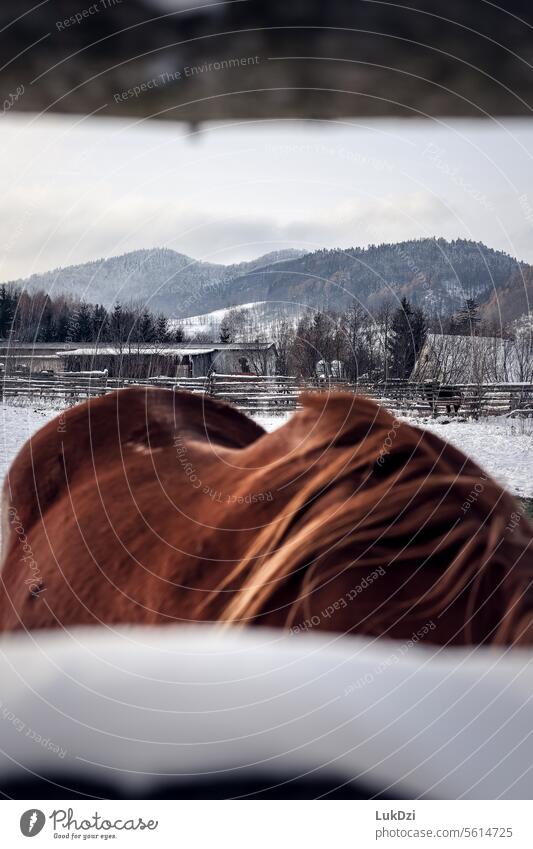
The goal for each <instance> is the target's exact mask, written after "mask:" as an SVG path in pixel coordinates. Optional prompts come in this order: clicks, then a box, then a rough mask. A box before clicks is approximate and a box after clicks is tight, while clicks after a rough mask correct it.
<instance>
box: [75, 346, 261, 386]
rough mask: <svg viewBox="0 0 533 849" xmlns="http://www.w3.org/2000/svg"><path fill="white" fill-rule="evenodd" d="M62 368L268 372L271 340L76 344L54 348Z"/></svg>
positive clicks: (141, 374) (149, 373) (133, 373)
mask: <svg viewBox="0 0 533 849" xmlns="http://www.w3.org/2000/svg"><path fill="white" fill-rule="evenodd" d="M58 358H59V360H60V361H61V363H62V370H63V371H92V370H104V369H107V371H108V374H109V376H110V377H123V378H133V379H135V378H147V377H156V376H160V375H165V376H169V377H205V376H206V375H208V374H210V373H212V372H218V373H219V374H259V375H271V374H275V370H276V348H275V345H274V344H273V343H272V342H229V343H206V344H199V345H198V344H192V345H189V346H187V345H183V344H174V345H171V344H166V343H163V344H135V345H129V346H128V345H124V344H123V345H94V344H92V345H91V344H86V343H84V344H83V345H80V346H79V347H77V348H74V349H73V350H65V351H59V352H58Z"/></svg>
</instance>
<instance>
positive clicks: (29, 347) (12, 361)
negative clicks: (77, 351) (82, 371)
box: [0, 340, 76, 374]
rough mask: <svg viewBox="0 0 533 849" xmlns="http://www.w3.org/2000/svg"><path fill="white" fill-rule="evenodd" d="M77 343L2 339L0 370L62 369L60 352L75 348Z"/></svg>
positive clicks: (33, 370) (0, 341) (7, 371)
mask: <svg viewBox="0 0 533 849" xmlns="http://www.w3.org/2000/svg"><path fill="white" fill-rule="evenodd" d="M75 347H76V345H75V344H69V343H68V342H65V343H58V342H12V341H10V340H0V370H1V371H2V372H3V373H4V374H14V373H15V372H21V371H23V372H26V371H27V372H40V371H61V370H62V368H63V361H62V360H61V359H60V357H59V352H60V351H64V350H66V349H69V348H70V349H73V348H75Z"/></svg>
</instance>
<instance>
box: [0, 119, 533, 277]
mask: <svg viewBox="0 0 533 849" xmlns="http://www.w3.org/2000/svg"><path fill="white" fill-rule="evenodd" d="M0 151H1V155H2V160H1V161H2V163H3V179H2V192H1V195H0V224H1V235H0V280H10V279H14V278H17V277H26V276H28V275H30V274H32V273H34V272H37V271H47V270H49V269H52V268H56V267H58V266H63V267H64V266H67V265H71V264H74V263H79V262H85V261H87V260H90V259H97V258H100V257H104V256H112V255H116V254H121V253H125V252H126V251H130V250H134V249H137V248H151V247H155V246H167V247H170V248H173V249H175V250H177V251H180V252H182V253H185V254H188V255H189V256H193V257H196V258H199V259H204V260H210V261H212V262H224V263H229V262H234V261H238V260H242V259H250V258H253V257H255V256H258V255H260V254H262V253H265V252H267V251H271V250H275V249H279V248H283V247H289V246H291V247H292V246H294V247H299V248H305V249H308V250H314V249H316V248H320V247H335V246H339V247H343V248H348V247H351V246H354V245H366V244H368V243H371V242H374V243H375V242H381V241H398V240H402V239H407V238H414V237H422V236H444V237H445V238H448V239H451V238H457V237H464V238H469V239H475V240H480V241H483V242H485V243H486V244H487V245H489V246H491V247H494V248H500V249H502V250H504V251H507V252H508V253H511V254H513V255H514V256H517V257H519V258H520V259H525V260H528V261H531V262H533V238H532V237H533V162H532V153H531V152H532V151H533V122H525V121H523V122H519V121H509V122H506V123H504V124H503V125H498V124H496V123H492V122H486V123H485V122H483V123H481V122H477V123H476V122H473V121H456V122H449V121H448V122H443V123H439V122H437V121H429V120H428V121H426V122H418V121H403V122H402V121H389V120H387V121H384V120H382V121H372V122H368V121H360V122H357V121H353V120H351V121H349V122H337V123H332V122H328V123H326V122H310V121H308V122H299V123H295V122H291V123H289V122H280V121H276V122H253V123H252V122H250V123H247V124H240V125H235V124H233V125H229V124H226V125H210V126H206V127H203V128H200V130H199V131H198V132H196V133H194V134H192V135H191V134H190V131H189V130H188V129H187V128H184V127H183V126H182V125H180V124H172V123H161V122H151V123H150V122H146V121H144V122H139V123H132V122H131V121H116V120H109V119H96V118H93V119H88V118H82V117H79V118H72V117H65V118H63V117H57V118H48V117H44V118H43V117H39V118H36V117H34V116H13V115H9V114H8V115H4V116H2V119H1V124H0Z"/></svg>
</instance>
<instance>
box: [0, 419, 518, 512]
mask: <svg viewBox="0 0 533 849" xmlns="http://www.w3.org/2000/svg"><path fill="white" fill-rule="evenodd" d="M56 415H57V411H55V410H49V409H48V410H47V409H37V408H36V407H34V406H20V407H17V406H11V405H8V404H0V475H1V476H2V478H3V477H4V475H5V474H6V472H7V470H8V468H9V465H10V463H11V461H12V460H13V459H14V457H15V455H16V453H17V451H18V450H19V448H21V447H22V445H23V444H24V442H25V441H26V440H27V439H28V437H29V436H31V434H32V433H34V432H35V431H36V430H38V429H39V428H40V427H43V425H45V424H46V422H47V421H49V420H50V419H52V418H54V416H56ZM254 418H255V420H256V421H257V422H258V423H259V424H260V425H262V427H264V428H265V430H268V431H271V430H274V429H275V428H277V427H279V426H280V425H281V424H283V422H284V421H286V419H287V416H273V415H271V416H254ZM409 421H410V423H411V424H416V425H417V426H418V427H426V428H428V430H431V431H433V432H434V433H436V434H438V436H440V437H441V438H442V439H446V440H448V441H449V442H451V443H453V444H454V445H456V446H457V447H458V448H460V449H461V450H462V451H464V452H465V453H466V454H469V455H470V456H471V457H472V458H473V459H474V460H475V461H476V462H477V463H479V465H480V466H482V468H483V469H485V470H486V471H487V472H489V474H491V475H492V476H493V477H495V478H496V479H497V480H499V481H500V483H501V484H502V485H503V486H505V487H507V489H509V490H510V491H511V492H513V493H514V494H515V495H519V496H522V497H532V496H533V421H532V420H527V419H526V420H524V419H522V420H509V419H502V418H490V419H483V420H481V421H478V422H475V421H450V422H448V423H446V421H445V420H436V421H433V420H429V421H428V420H424V421H423V422H421V421H420V420H415V419H410V420H409Z"/></svg>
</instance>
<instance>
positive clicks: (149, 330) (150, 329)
mask: <svg viewBox="0 0 533 849" xmlns="http://www.w3.org/2000/svg"><path fill="white" fill-rule="evenodd" d="M139 335H140V340H141V342H155V339H156V330H155V325H154V319H153V316H152V313H150V312H148V310H145V311H144V312H143V314H142V316H141V323H140V327H139Z"/></svg>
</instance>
